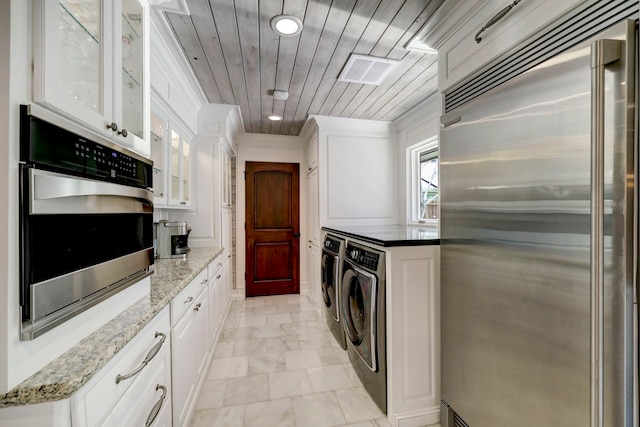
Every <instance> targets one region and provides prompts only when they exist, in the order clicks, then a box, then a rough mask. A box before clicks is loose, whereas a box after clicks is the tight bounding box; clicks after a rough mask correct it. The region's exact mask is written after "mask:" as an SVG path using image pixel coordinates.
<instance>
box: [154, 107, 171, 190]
mask: <svg viewBox="0 0 640 427" xmlns="http://www.w3.org/2000/svg"><path fill="white" fill-rule="evenodd" d="M166 129H167V125H166V123H165V122H164V120H162V119H161V118H160V117H158V116H157V115H156V114H154V113H153V112H152V113H151V160H153V192H154V194H155V196H156V197H164V155H165V153H164V147H165V145H164V138H165V134H166Z"/></svg>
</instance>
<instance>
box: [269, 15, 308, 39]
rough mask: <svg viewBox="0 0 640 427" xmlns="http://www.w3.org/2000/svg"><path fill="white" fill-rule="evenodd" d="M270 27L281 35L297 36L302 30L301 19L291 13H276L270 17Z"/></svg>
mask: <svg viewBox="0 0 640 427" xmlns="http://www.w3.org/2000/svg"><path fill="white" fill-rule="evenodd" d="M271 28H272V29H273V31H275V32H276V33H278V34H279V35H281V36H285V37H292V36H297V35H298V34H300V31H302V21H300V20H299V19H298V18H296V17H295V16H291V15H278V16H274V17H273V18H271Z"/></svg>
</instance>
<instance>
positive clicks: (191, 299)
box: [184, 297, 193, 304]
mask: <svg viewBox="0 0 640 427" xmlns="http://www.w3.org/2000/svg"><path fill="white" fill-rule="evenodd" d="M191 301H193V297H189V298H187V300H186V301H185V302H184V303H185V304H188V303H190V302H191Z"/></svg>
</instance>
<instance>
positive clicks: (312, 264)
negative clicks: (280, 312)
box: [307, 243, 324, 315]
mask: <svg viewBox="0 0 640 427" xmlns="http://www.w3.org/2000/svg"><path fill="white" fill-rule="evenodd" d="M307 273H308V275H309V277H308V278H307V281H308V283H309V295H310V296H311V299H312V301H313V302H314V303H315V304H316V305H317V306H318V307H320V308H322V301H321V299H322V295H321V290H320V248H319V247H318V246H316V245H312V244H311V243H309V244H308V245H307ZM320 313H321V315H323V314H324V310H321V311H320Z"/></svg>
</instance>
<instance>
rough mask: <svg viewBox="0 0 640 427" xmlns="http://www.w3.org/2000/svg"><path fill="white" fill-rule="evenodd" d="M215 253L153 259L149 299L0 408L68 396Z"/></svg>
mask: <svg viewBox="0 0 640 427" xmlns="http://www.w3.org/2000/svg"><path fill="white" fill-rule="evenodd" d="M220 253H222V248H192V249H191V252H190V253H189V255H188V257H187V259H184V260H172V259H157V260H156V261H155V271H154V274H153V275H152V276H151V291H150V294H149V296H148V297H145V298H142V299H141V300H139V301H138V302H136V303H134V304H133V305H131V306H130V307H129V308H127V309H126V310H125V311H123V312H122V313H120V314H119V315H117V316H116V317H115V318H113V319H112V320H111V321H110V322H108V323H107V324H105V325H104V326H102V327H101V328H99V329H98V330H96V331H95V332H94V333H92V334H91V335H89V336H88V337H86V338H85V339H83V340H82V341H80V342H79V343H78V344H76V345H75V346H74V347H72V348H71V349H69V350H68V351H67V352H65V353H63V354H62V355H61V356H60V357H58V358H57V359H55V360H54V361H52V362H51V363H49V364H48V365H47V366H45V367H44V368H42V369H41V370H40V371H38V372H36V373H35V374H34V375H32V376H31V377H29V378H27V379H26V380H25V381H23V382H22V383H21V384H19V385H18V386H16V387H15V388H14V389H13V390H11V391H9V393H7V394H5V395H0V408H3V407H8V406H19V405H29V404H33V403H41V402H48V401H55V400H61V399H66V398H69V397H71V396H72V395H73V394H74V393H75V392H76V391H78V390H79V389H80V387H82V386H83V385H84V384H86V383H87V381H89V380H90V379H91V378H92V377H93V375H95V374H96V373H97V372H98V371H99V370H100V369H101V368H102V367H103V366H105V365H106V364H107V362H109V360H111V358H113V356H115V355H116V354H117V353H118V352H119V351H120V350H121V349H122V348H123V347H124V346H125V345H127V343H129V341H131V340H132V339H133V338H134V337H135V336H136V334H137V333H138V332H140V330H141V329H142V328H144V327H145V325H147V323H149V322H150V321H151V319H153V318H154V317H155V316H156V314H158V313H159V312H160V311H162V309H163V308H164V307H166V306H167V305H169V302H170V301H171V299H172V298H173V297H174V296H176V295H177V294H178V293H179V292H180V291H181V290H182V289H184V288H185V287H186V286H187V285H188V284H189V283H190V282H191V281H192V280H193V279H194V278H195V277H196V276H197V275H198V273H200V272H201V271H202V270H204V269H205V268H206V267H207V265H209V263H210V262H211V261H213V260H214V259H215V258H216V257H217V256H218V255H219V254H220Z"/></svg>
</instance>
